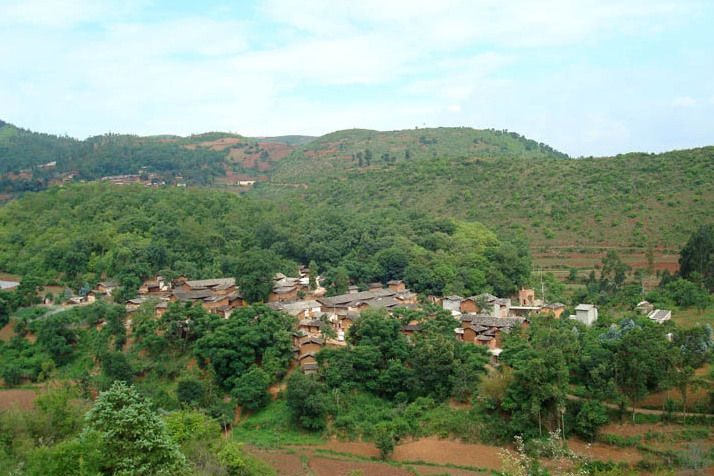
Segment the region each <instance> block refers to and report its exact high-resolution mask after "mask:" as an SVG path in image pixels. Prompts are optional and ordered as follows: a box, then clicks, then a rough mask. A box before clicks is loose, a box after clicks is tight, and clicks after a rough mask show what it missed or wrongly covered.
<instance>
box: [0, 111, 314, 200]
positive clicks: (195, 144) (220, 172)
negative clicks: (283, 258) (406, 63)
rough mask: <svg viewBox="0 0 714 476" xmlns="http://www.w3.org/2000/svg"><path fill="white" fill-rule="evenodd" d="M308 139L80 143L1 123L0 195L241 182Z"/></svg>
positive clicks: (217, 136) (218, 136)
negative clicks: (70, 186)
mask: <svg viewBox="0 0 714 476" xmlns="http://www.w3.org/2000/svg"><path fill="white" fill-rule="evenodd" d="M311 139H312V138H311V137H307V136H285V137H271V138H260V139H252V138H248V137H243V136H241V135H238V134H229V133H222V132H210V133H205V134H198V135H192V136H189V137H179V136H171V135H164V136H149V137H140V136H135V135H121V134H104V135H101V136H95V137H90V138H88V139H86V140H82V141H80V140H77V139H73V138H70V137H66V136H55V135H51V134H42V133H37V132H32V131H28V130H25V129H21V128H19V127H16V126H14V125H12V124H8V123H6V122H3V121H0V193H2V192H22V191H37V190H42V189H45V188H47V187H48V186H50V185H53V184H58V183H63V182H67V181H80V180H96V179H100V178H102V177H106V176H117V175H141V177H142V181H143V182H144V183H149V182H152V181H153V182H154V183H157V182H158V183H161V182H166V183H188V184H191V185H208V184H214V183H222V184H226V183H229V184H230V183H235V182H237V181H238V180H240V178H241V176H245V175H247V176H248V177H254V176H258V175H262V174H265V173H266V172H268V171H269V170H271V169H272V168H273V166H274V164H275V162H277V161H279V160H281V159H283V158H284V157H286V156H287V155H289V154H290V153H291V152H292V151H293V150H294V148H295V147H296V146H297V145H298V144H305V143H306V142H308V141H309V140H311Z"/></svg>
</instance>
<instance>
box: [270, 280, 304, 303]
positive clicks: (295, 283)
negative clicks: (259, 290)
mask: <svg viewBox="0 0 714 476" xmlns="http://www.w3.org/2000/svg"><path fill="white" fill-rule="evenodd" d="M301 280H302V281H305V284H302V283H301ZM308 282H309V279H308V280H307V281H306V280H304V279H301V278H290V277H287V276H285V275H284V274H283V273H277V274H276V275H275V276H274V277H273V290H272V292H271V293H270V295H268V302H282V301H295V300H296V299H297V298H298V292H300V291H303V292H306V291H309V289H310V288H309V286H308Z"/></svg>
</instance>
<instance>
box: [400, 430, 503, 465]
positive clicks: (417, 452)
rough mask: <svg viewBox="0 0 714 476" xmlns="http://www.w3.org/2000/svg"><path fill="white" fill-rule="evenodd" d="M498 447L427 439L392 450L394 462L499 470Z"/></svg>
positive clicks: (432, 438)
mask: <svg viewBox="0 0 714 476" xmlns="http://www.w3.org/2000/svg"><path fill="white" fill-rule="evenodd" d="M500 450H501V448H500V447H498V446H489V445H482V444H477V443H462V442H460V441H455V440H440V439H438V438H434V437H429V438H422V439H420V440H416V441H410V442H408V443H404V444H401V445H398V446H397V447H396V448H394V455H393V456H392V458H393V459H395V460H396V461H427V462H429V463H438V464H456V465H459V466H473V467H478V468H488V469H500V468H501V457H500V456H499V454H498V452H499V451H500Z"/></svg>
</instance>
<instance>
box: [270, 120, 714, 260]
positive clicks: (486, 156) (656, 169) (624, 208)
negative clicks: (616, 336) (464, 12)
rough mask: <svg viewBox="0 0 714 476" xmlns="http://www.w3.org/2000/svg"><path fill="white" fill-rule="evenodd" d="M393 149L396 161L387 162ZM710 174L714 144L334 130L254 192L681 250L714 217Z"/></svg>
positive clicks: (539, 238)
mask: <svg viewBox="0 0 714 476" xmlns="http://www.w3.org/2000/svg"><path fill="white" fill-rule="evenodd" d="M365 149H370V150H371V151H372V153H373V157H374V158H373V159H372V162H371V165H370V166H366V165H363V166H362V167H360V166H359V165H358V163H357V162H356V161H355V160H353V159H352V155H353V154H355V153H356V152H358V151H364V150H365ZM406 150H409V154H410V156H411V158H410V159H406V158H405V151H406ZM385 153H389V154H391V155H393V156H395V157H396V161H394V163H389V164H387V163H385V162H384V161H383V160H381V158H380V157H381V156H382V154H385ZM295 184H301V185H304V187H295V186H294V185H295ZM712 184H714V147H705V148H700V149H691V150H684V151H674V152H668V153H665V154H659V155H651V154H627V155H621V156H617V157H609V158H586V159H569V158H566V157H565V156H564V155H562V154H559V153H558V152H556V151H553V150H552V149H550V148H548V147H547V146H542V145H539V144H537V143H535V142H532V141H527V140H525V139H523V138H521V137H517V136H513V135H510V134H504V133H500V132H498V131H477V130H473V129H464V128H451V129H443V128H442V129H423V130H412V131H397V132H375V131H366V130H351V131H342V132H337V133H333V134H328V135H326V136H324V137H322V138H320V139H318V140H316V141H313V142H311V143H309V144H307V145H306V146H303V147H302V148H300V149H299V150H298V151H296V152H295V153H293V154H292V156H291V157H289V158H287V159H285V160H284V161H283V162H282V163H281V164H280V165H279V166H278V168H277V170H276V171H275V172H274V175H273V183H272V184H270V185H267V186H266V187H263V188H262V190H261V189H259V190H258V191H257V193H261V194H263V195H266V196H272V197H280V198H286V197H290V198H299V199H302V200H306V201H308V202H318V201H326V202H328V203H331V204H333V205H334V206H340V207H345V208H346V209H347V210H350V209H359V208H362V209H365V208H366V209H374V208H381V207H400V208H404V207H406V208H414V209H421V210H428V211H431V212H433V213H436V214H439V215H444V216H453V217H458V218H465V219H471V220H477V221H480V222H482V223H484V224H486V225H487V226H489V227H492V228H495V229H496V230H498V231H499V232H501V233H502V234H504V235H508V234H510V233H514V232H516V231H518V230H522V231H524V232H525V233H526V234H527V235H528V236H529V237H530V239H531V242H532V243H533V245H534V247H535V248H536V249H539V248H541V247H558V246H561V247H562V246H567V247H576V248H577V247H581V248H582V247H607V246H616V247H634V248H639V249H640V251H641V250H642V249H643V248H646V247H647V246H648V245H650V244H652V245H655V246H658V247H669V248H671V249H678V248H679V246H681V244H682V243H683V242H684V241H685V240H686V238H687V237H688V236H689V234H690V233H691V232H692V231H693V230H694V229H695V228H696V227H697V226H698V225H699V224H700V223H704V222H707V221H710V220H711V219H712V218H711V217H712V216H714V187H712ZM288 185H293V186H288ZM573 251H576V250H575V249H574V250H573Z"/></svg>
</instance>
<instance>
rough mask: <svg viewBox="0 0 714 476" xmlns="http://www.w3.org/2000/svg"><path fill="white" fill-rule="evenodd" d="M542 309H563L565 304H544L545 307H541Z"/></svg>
mask: <svg viewBox="0 0 714 476" xmlns="http://www.w3.org/2000/svg"><path fill="white" fill-rule="evenodd" d="M543 307H544V308H547V309H557V308H559V307H565V304H563V303H560V302H554V303H552V304H546V305H545V306H543Z"/></svg>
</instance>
